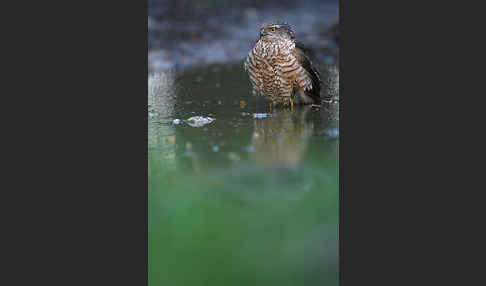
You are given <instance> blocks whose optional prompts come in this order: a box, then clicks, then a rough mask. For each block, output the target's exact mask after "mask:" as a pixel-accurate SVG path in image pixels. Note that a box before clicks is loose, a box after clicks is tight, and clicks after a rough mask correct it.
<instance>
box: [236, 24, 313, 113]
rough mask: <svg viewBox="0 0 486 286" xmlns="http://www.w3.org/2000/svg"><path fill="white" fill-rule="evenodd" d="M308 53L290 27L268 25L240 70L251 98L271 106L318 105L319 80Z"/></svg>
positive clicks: (263, 28)
mask: <svg viewBox="0 0 486 286" xmlns="http://www.w3.org/2000/svg"><path fill="white" fill-rule="evenodd" d="M309 54H310V51H309V50H308V49H307V48H306V47H305V46H304V45H303V44H302V43H301V42H299V41H297V40H296V38H295V36H294V31H293V29H292V27H291V25H290V24H288V23H286V22H280V21H278V22H268V23H264V24H263V25H261V27H260V36H259V38H258V40H257V41H256V43H255V44H254V46H253V48H252V49H251V50H250V52H249V53H248V56H247V57H246V60H245V62H244V69H245V70H246V72H247V73H248V76H249V79H250V83H251V86H252V88H253V94H256V95H260V96H266V97H267V99H268V101H269V104H270V109H271V108H272V106H273V105H279V104H280V105H283V106H289V105H290V106H291V108H293V106H294V102H295V103H296V104H313V105H320V102H321V100H320V90H321V79H320V75H319V72H318V70H317V69H316V68H315V66H313V64H312V62H311V61H310V59H309Z"/></svg>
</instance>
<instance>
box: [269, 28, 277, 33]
mask: <svg viewBox="0 0 486 286" xmlns="http://www.w3.org/2000/svg"><path fill="white" fill-rule="evenodd" d="M268 30H269V31H270V32H272V33H275V31H276V30H275V27H272V28H270V29H268Z"/></svg>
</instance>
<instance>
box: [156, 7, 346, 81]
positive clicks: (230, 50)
mask: <svg viewBox="0 0 486 286" xmlns="http://www.w3.org/2000/svg"><path fill="white" fill-rule="evenodd" d="M269 21H285V22H288V23H289V24H291V25H292V26H293V27H294V30H295V34H296V38H297V39H298V40H299V41H302V42H303V43H304V44H305V45H306V46H307V47H309V48H311V49H312V50H313V52H314V53H315V54H316V56H317V57H318V58H319V60H320V61H324V62H326V63H331V64H332V63H335V62H337V60H338V55H339V47H338V39H339V33H338V22H339V2H338V1H337V0H325V1H317V0H304V1H289V0H271V1H254V0H238V1H223V0H199V1H198V0H183V1H174V0H149V1H148V47H149V52H148V60H149V71H151V72H157V71H166V70H171V69H185V68H188V67H195V66H200V65H204V64H211V63H228V62H236V61H243V59H244V58H245V57H246V55H247V54H248V52H249V50H250V49H251V48H252V45H253V44H254V42H255V41H256V40H257V38H258V33H259V27H260V25H261V24H263V23H264V22H269Z"/></svg>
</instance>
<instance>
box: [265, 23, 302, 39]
mask: <svg viewBox="0 0 486 286" xmlns="http://www.w3.org/2000/svg"><path fill="white" fill-rule="evenodd" d="M261 38H266V39H269V40H272V39H282V38H284V39H294V31H293V30H292V27H291V26H290V25H289V24H287V23H284V22H270V23H265V24H263V25H262V26H261V28H260V39H261Z"/></svg>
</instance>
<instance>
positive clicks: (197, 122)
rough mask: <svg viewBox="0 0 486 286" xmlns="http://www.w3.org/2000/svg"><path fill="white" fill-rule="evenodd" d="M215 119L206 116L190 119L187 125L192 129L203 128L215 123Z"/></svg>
mask: <svg viewBox="0 0 486 286" xmlns="http://www.w3.org/2000/svg"><path fill="white" fill-rule="evenodd" d="M214 120H216V119H214V118H211V117H209V116H208V117H204V116H193V117H190V118H188V119H187V124H189V126H191V127H201V126H204V125H206V124H209V123H211V122H213V121H214Z"/></svg>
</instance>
